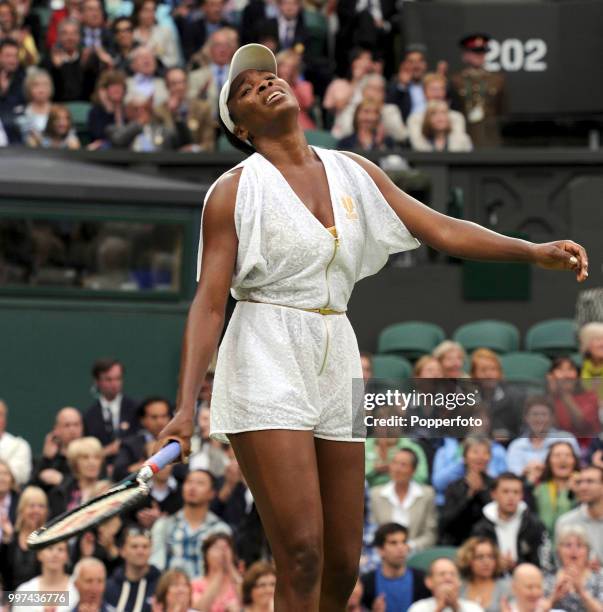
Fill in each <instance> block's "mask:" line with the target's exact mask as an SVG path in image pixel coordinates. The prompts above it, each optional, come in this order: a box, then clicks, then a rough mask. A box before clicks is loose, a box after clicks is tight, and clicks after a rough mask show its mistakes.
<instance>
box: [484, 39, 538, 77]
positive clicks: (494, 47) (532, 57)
mask: <svg viewBox="0 0 603 612" xmlns="http://www.w3.org/2000/svg"><path fill="white" fill-rule="evenodd" d="M488 44H489V46H490V50H489V51H488V53H487V54H486V65H485V68H486V69H487V70H490V71H492V72H498V71H499V70H504V71H505V72H518V71H519V70H525V71H526V72H544V71H545V70H546V69H547V63H546V61H545V59H544V58H545V57H546V53H547V46H546V42H544V40H542V39H541V38H530V39H528V40H526V41H525V42H522V41H521V40H519V39H517V38H508V39H507V40H503V41H502V42H499V41H498V40H494V39H492V40H490V41H489V43H488Z"/></svg>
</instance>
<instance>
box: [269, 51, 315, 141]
mask: <svg viewBox="0 0 603 612" xmlns="http://www.w3.org/2000/svg"><path fill="white" fill-rule="evenodd" d="M276 62H277V66H278V69H277V72H278V76H279V78H281V79H283V80H285V81H287V83H289V86H290V87H291V90H292V91H293V93H294V94H295V97H296V98H297V101H298V102H299V114H298V121H299V125H300V127H301V128H302V130H315V129H316V123H315V122H314V120H313V119H312V118H311V117H310V112H311V111H312V108H313V107H314V88H313V86H312V83H310V81H306V80H305V79H302V78H301V77H300V71H301V62H302V56H301V54H300V53H297V51H294V50H293V49H287V50H286V51H281V52H280V53H279V54H278V55H277V56H276Z"/></svg>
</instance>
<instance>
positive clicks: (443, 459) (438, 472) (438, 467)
mask: <svg viewBox="0 0 603 612" xmlns="http://www.w3.org/2000/svg"><path fill="white" fill-rule="evenodd" d="M488 446H489V454H490V461H489V463H488V464H487V469H486V474H487V475H488V477H490V478H496V477H497V476H499V475H500V474H502V473H503V472H506V471H507V451H506V450H505V447H504V446H502V444H499V443H498V442H494V441H490V442H489V443H488ZM466 451H467V447H466V446H465V445H461V443H460V442H459V441H458V440H457V439H456V438H442V445H441V446H440V448H438V450H437V451H436V454H435V458H434V460H433V470H432V475H431V481H432V483H433V487H434V489H435V490H436V503H437V504H438V505H439V506H441V505H442V504H443V503H444V494H445V492H446V489H447V488H448V486H449V485H451V484H452V483H453V482H454V481H455V480H458V479H459V478H460V479H462V478H463V477H464V475H465V474H466V464H465V461H464V454H465V453H466Z"/></svg>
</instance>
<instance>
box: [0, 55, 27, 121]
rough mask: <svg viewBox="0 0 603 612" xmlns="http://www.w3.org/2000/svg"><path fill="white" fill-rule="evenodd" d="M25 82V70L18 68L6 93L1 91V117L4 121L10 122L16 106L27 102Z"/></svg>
mask: <svg viewBox="0 0 603 612" xmlns="http://www.w3.org/2000/svg"><path fill="white" fill-rule="evenodd" d="M24 82H25V70H23V68H20V67H19V68H17V70H16V71H15V73H14V74H13V76H12V77H11V80H10V83H9V85H8V87H7V88H6V91H5V92H4V93H0V119H2V122H3V123H7V124H8V123H10V121H9V119H10V118H11V117H12V115H13V114H14V111H15V107H17V106H21V105H23V104H25V94H24V93H23V83H24Z"/></svg>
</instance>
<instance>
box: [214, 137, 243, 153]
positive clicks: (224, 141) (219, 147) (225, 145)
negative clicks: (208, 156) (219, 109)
mask: <svg viewBox="0 0 603 612" xmlns="http://www.w3.org/2000/svg"><path fill="white" fill-rule="evenodd" d="M216 151H218V153H232V152H233V151H238V149H236V148H235V147H233V146H232V145H231V144H230V142H228V138H226V136H224V134H220V137H219V138H218V141H217V142H216Z"/></svg>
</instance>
